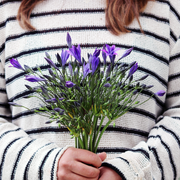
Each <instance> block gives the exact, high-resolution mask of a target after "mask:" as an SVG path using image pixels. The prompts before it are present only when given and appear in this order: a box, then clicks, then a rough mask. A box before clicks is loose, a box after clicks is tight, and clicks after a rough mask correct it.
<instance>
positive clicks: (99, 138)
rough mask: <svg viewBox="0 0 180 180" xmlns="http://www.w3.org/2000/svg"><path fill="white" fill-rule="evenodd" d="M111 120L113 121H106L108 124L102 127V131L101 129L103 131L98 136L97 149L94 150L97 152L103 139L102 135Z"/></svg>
mask: <svg viewBox="0 0 180 180" xmlns="http://www.w3.org/2000/svg"><path fill="white" fill-rule="evenodd" d="M111 122H112V121H108V122H107V123H106V125H105V126H104V128H103V129H102V131H101V133H100V135H99V137H98V140H97V143H96V146H95V151H94V152H95V153H96V152H97V148H98V145H99V142H100V140H101V137H102V135H103V133H104V131H105V130H106V129H107V127H108V126H109V124H110V123H111Z"/></svg>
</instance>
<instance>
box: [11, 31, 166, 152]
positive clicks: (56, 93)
mask: <svg viewBox="0 0 180 180" xmlns="http://www.w3.org/2000/svg"><path fill="white" fill-rule="evenodd" d="M67 44H68V47H69V48H68V50H62V52H61V55H59V54H57V55H56V58H57V62H58V63H56V64H55V63H54V62H53V61H52V59H51V57H50V56H49V54H48V53H46V57H45V60H46V61H47V62H48V64H49V69H48V74H43V72H42V70H41V69H40V67H38V66H37V70H33V69H32V68H30V67H29V66H27V65H24V67H22V66H21V64H20V63H19V62H18V60H16V59H10V62H11V64H12V66H11V67H15V68H18V69H20V70H22V71H24V72H25V73H26V75H25V80H27V81H30V82H35V83H37V86H35V87H31V86H29V85H26V88H27V89H28V90H29V91H32V92H35V94H34V95H30V96H26V97H25V98H31V97H37V98H39V99H40V100H41V101H42V105H41V106H40V107H39V108H38V109H35V110H31V111H34V112H35V113H39V114H40V115H43V116H46V117H48V118H49V121H47V122H46V123H52V122H54V121H55V122H56V123H57V124H58V125H59V126H61V125H64V126H65V127H67V129H68V130H69V131H70V133H71V135H72V137H74V138H75V146H76V147H77V148H82V149H87V150H90V151H92V152H95V153H96V151H97V148H98V145H99V142H100V140H101V137H102V135H103V133H104V131H105V130H106V129H107V127H108V126H109V125H110V124H111V123H113V125H115V120H116V119H117V118H119V117H120V116H122V115H123V114H125V113H126V112H128V111H129V110H130V109H132V108H134V107H137V106H139V105H141V104H143V103H144V102H146V101H148V100H149V99H150V98H151V97H152V96H153V95H154V94H153V95H152V96H151V97H150V98H148V99H147V100H146V101H143V102H139V101H138V100H137V98H138V96H139V94H140V93H141V92H142V91H143V90H146V89H150V88H151V87H153V86H152V85H149V86H148V85H145V84H140V81H143V80H144V79H145V78H147V77H148V75H145V76H143V77H141V78H139V79H135V80H134V78H133V75H134V73H135V72H136V70H137V69H138V63H137V62H133V63H131V64H129V65H126V64H124V63H121V62H120V60H121V59H122V58H124V57H126V56H128V55H129V54H130V53H131V51H132V50H133V48H130V49H128V50H126V51H125V52H124V54H123V55H122V56H121V57H120V58H119V59H118V60H115V58H116V57H117V51H118V50H120V48H116V47H115V45H112V46H109V45H104V46H103V48H102V49H95V51H94V53H93V54H88V61H85V59H84V58H83V57H81V48H80V45H78V46H77V47H76V46H73V45H72V41H71V37H70V35H69V33H67ZM100 54H102V58H103V61H102V62H101V61H100V58H99V56H100ZM70 57H71V60H69V59H70ZM107 58H109V60H110V61H108V59H107ZM67 62H69V63H68V67H66V66H67ZM164 93H165V92H164V91H158V92H157V93H156V95H158V96H163V95H164ZM9 104H11V105H14V106H21V105H18V104H16V103H13V102H9ZM25 108H26V107H25ZM105 117H107V118H108V121H107V122H106V123H105V121H104V119H105ZM104 123H105V124H104Z"/></svg>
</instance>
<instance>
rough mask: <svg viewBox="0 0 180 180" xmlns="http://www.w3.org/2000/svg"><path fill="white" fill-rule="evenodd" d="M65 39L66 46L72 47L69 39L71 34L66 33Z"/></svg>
mask: <svg viewBox="0 0 180 180" xmlns="http://www.w3.org/2000/svg"><path fill="white" fill-rule="evenodd" d="M66 41H67V44H68V47H69V48H71V47H72V40H71V36H70V34H69V33H67V36H66Z"/></svg>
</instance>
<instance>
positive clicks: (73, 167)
mask: <svg viewBox="0 0 180 180" xmlns="http://www.w3.org/2000/svg"><path fill="white" fill-rule="evenodd" d="M105 158H106V153H100V154H98V155H97V154H95V153H92V152H90V151H87V150H83V149H76V148H68V149H67V150H66V151H65V152H64V154H63V155H62V157H61V158H60V160H59V163H58V169H57V177H58V180H66V179H67V180H71V179H77V180H78V179H80V180H81V179H82V180H83V179H84V178H85V179H89V180H98V178H99V173H100V170H99V167H100V166H101V164H102V161H103V160H104V159H105ZM74 176H75V177H76V178H72V177H74Z"/></svg>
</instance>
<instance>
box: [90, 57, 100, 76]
mask: <svg viewBox="0 0 180 180" xmlns="http://www.w3.org/2000/svg"><path fill="white" fill-rule="evenodd" d="M98 65H99V58H98V57H96V56H92V59H91V68H92V74H94V72H95V71H96V69H97V67H98Z"/></svg>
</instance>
